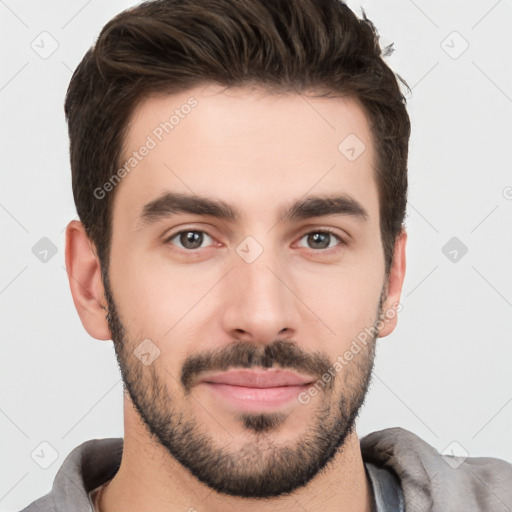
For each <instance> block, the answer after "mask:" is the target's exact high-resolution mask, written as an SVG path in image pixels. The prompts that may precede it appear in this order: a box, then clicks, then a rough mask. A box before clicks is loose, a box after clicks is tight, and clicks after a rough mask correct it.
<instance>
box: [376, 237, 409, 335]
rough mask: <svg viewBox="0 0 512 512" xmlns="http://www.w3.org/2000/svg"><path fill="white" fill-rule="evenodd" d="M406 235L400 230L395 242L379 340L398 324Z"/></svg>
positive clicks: (403, 276) (403, 275)
mask: <svg viewBox="0 0 512 512" xmlns="http://www.w3.org/2000/svg"><path fill="white" fill-rule="evenodd" d="M406 243H407V233H406V232H405V229H402V231H401V232H400V235H398V237H397V239H396V241H395V248H394V251H393V263H392V265H391V269H390V271H389V277H388V283H387V297H386V299H385V301H384V304H383V305H382V316H381V321H382V322H383V323H384V325H383V327H382V329H380V330H379V338H384V336H387V335H388V334H391V333H392V332H393V331H394V330H395V327H396V324H397V322H398V312H399V311H400V310H401V305H400V296H401V294H402V285H403V283H404V278H405V246H406Z"/></svg>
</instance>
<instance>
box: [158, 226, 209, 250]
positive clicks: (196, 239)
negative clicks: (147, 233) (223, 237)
mask: <svg viewBox="0 0 512 512" xmlns="http://www.w3.org/2000/svg"><path fill="white" fill-rule="evenodd" d="M173 240H176V243H175V242H173ZM208 240H210V242H213V239H212V237H211V236H210V235H208V234H206V233H205V232H204V231H196V230H192V229H190V230H185V231H180V232H178V233H175V234H174V235H172V236H170V237H169V238H167V240H166V242H167V243H171V244H173V245H177V246H178V247H180V248H181V249H187V250H194V249H200V248H201V246H202V245H203V243H204V242H205V241H208ZM208 245H212V244H211V243H209V244H208Z"/></svg>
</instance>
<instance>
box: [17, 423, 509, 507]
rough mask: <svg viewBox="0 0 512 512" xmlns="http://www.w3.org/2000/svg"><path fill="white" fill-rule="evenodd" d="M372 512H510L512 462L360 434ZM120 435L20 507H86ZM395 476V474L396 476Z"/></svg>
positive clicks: (119, 446)
mask: <svg viewBox="0 0 512 512" xmlns="http://www.w3.org/2000/svg"><path fill="white" fill-rule="evenodd" d="M360 443H361V452H362V455H363V460H364V462H365V469H366V472H367V474H368V476H369V479H370V482H371V486H372V489H373V494H374V499H375V509H376V511H377V512H399V511H401V510H403V506H404V501H405V511H406V512H426V511H429V512H455V511H457V512H477V511H486V512H487V511H489V512H512V464H509V463H508V462H505V461H502V460H500V459H493V458H488V457H482V458H467V459H461V458H457V457H446V456H441V455H440V454H439V452H438V451H437V450H436V449H435V448H433V447H432V446H430V445H429V444H428V443H426V442H425V441H423V440H422V439H420V438H419V437H418V436H416V435H415V434H413V433H412V432H408V431H407V430H404V429H402V428H388V429H385V430H381V431H379V432H374V433H372V434H369V435H367V436H365V437H364V438H362V439H361V440H360ZM122 452H123V440H122V438H110V439H92V440H90V441H86V442H85V443H82V444H81V445H79V446H77V447H76V448H75V449H74V450H73V451H72V452H71V453H70V454H69V455H68V456H67V458H66V459H65V460H64V462H63V463H62V466H61V467H60V469H59V471H58V472H57V475H56V476H55V480H54V483H53V488H52V490H51V491H50V492H49V493H48V494H46V495H45V496H43V497H42V498H39V499H38V500H36V501H34V502H33V503H32V504H31V505H29V506H28V507H27V508H25V509H23V511H22V512H91V510H92V508H91V502H90V499H89V492H90V491H92V490H94V489H96V488H97V487H98V486H100V485H101V484H103V483H104V482H106V481H107V480H109V479H111V478H112V477H113V476H114V475H115V474H116V472H117V470H118V469H119V465H120V463H121V456H122ZM397 477H398V478H397Z"/></svg>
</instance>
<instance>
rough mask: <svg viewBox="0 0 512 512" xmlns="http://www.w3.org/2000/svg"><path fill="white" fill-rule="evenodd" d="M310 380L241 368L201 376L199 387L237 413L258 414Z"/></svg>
mask: <svg viewBox="0 0 512 512" xmlns="http://www.w3.org/2000/svg"><path fill="white" fill-rule="evenodd" d="M314 381H315V379H314V378H313V377H311V376H310V375H299V374H297V373H295V372H291V371H288V370H279V369H268V370H246V369H243V370H228V371H226V372H222V373H215V374H210V375H205V376H203V378H202V379H201V380H200V381H199V384H200V385H201V386H203V387H205V388H206V389H207V391H208V392H209V393H210V394H211V395H212V396H214V397H215V398H216V399H218V400H221V401H223V402H227V403H228V404H229V405H231V406H232V407H234V408H235V409H237V410H244V411H259V412H262V411H268V410H272V409H274V410H275V409H277V408H280V407H283V406H284V405H286V404H288V403H289V402H290V401H292V400H293V399H294V398H297V396H298V395H299V394H300V393H301V392H303V391H305V390H306V389H307V388H308V387H309V386H310V385H311V384H312V383H313V382H314ZM297 403H298V401H297Z"/></svg>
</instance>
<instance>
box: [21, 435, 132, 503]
mask: <svg viewBox="0 0 512 512" xmlns="http://www.w3.org/2000/svg"><path fill="white" fill-rule="evenodd" d="M122 453H123V438H106V439H90V440H88V441H85V442H83V443H82V444H80V445H79V446H77V447H75V448H74V449H73V450H72V451H71V452H70V453H69V454H68V455H67V457H66V458H65V459H64V461H63V463H62V465H61V467H60V468H59V470H58V471H57V474H56V476H55V479H54V481H53V486H52V489H51V491H50V492H49V493H48V494H46V495H45V496H42V497H41V498H39V499H38V500H36V501H34V502H33V503H31V504H30V505H29V506H28V507H26V508H25V509H23V510H22V511H21V512H68V511H69V510H75V511H77V512H82V511H83V512H90V510H91V507H90V501H89V495H88V494H89V492H90V491H92V490H93V489H95V488H96V487H98V486H99V485H101V484H102V483H104V482H106V481H107V480H109V479H110V478H112V477H113V476H114V475H115V473H116V472H117V471H118V469H119V466H120V464H121V457H122Z"/></svg>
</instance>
